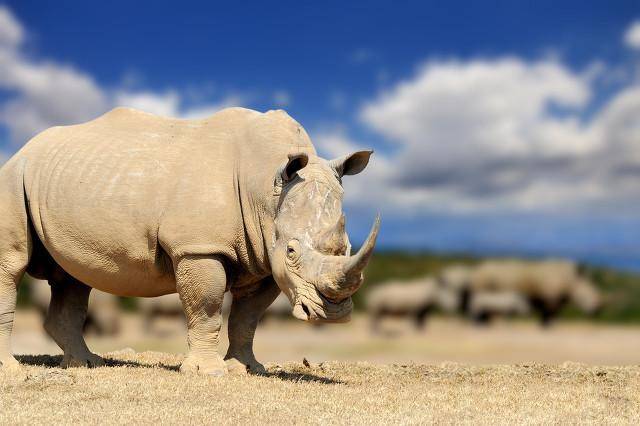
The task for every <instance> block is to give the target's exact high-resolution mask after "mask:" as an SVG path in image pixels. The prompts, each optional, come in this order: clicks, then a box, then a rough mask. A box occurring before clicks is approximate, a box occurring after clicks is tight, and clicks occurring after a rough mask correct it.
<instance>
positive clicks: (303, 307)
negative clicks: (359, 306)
mask: <svg viewBox="0 0 640 426" xmlns="http://www.w3.org/2000/svg"><path fill="white" fill-rule="evenodd" d="M371 154H372V151H359V152H355V153H353V154H351V155H346V156H344V157H341V158H338V159H335V160H331V161H327V160H324V159H322V158H319V157H317V156H315V155H309V154H306V153H297V154H291V155H289V160H288V161H287V162H286V163H285V164H283V166H282V167H281V168H280V170H278V172H277V173H276V179H275V184H274V185H275V188H276V191H277V193H278V194H279V199H278V207H277V212H276V217H275V236H274V241H273V247H272V250H271V256H270V262H271V270H272V273H273V277H274V279H275V281H276V283H277V284H278V286H279V287H280V289H281V290H282V291H283V292H284V293H285V294H286V295H287V297H288V298H289V301H290V302H291V304H292V306H293V316H294V317H296V318H298V319H301V320H303V321H322V322H344V321H348V320H349V317H350V313H351V310H352V308H353V304H352V301H351V295H352V294H353V293H355V292H356V290H358V288H359V287H360V286H361V285H362V281H363V270H364V268H365V267H366V265H367V263H368V261H369V259H370V258H371V255H372V253H373V248H374V246H375V243H376V237H377V235H378V229H379V227H380V219H379V217H378V218H377V219H376V222H375V224H374V225H373V228H372V230H371V232H370V234H369V236H368V238H367V240H366V241H365V243H364V245H363V246H362V248H361V249H360V250H359V251H358V253H357V254H354V255H351V244H350V242H349V237H348V236H347V233H346V231H345V218H344V214H343V212H342V199H343V195H344V191H343V188H342V177H343V176H345V175H355V174H357V173H360V172H361V171H362V170H364V168H365V167H366V166H367V164H368V162H369V157H370V156H371Z"/></svg>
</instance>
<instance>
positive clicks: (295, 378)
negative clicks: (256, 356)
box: [260, 371, 346, 385]
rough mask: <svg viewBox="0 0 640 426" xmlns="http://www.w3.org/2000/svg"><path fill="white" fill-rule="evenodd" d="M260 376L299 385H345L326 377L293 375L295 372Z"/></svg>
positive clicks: (280, 372)
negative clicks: (302, 383)
mask: <svg viewBox="0 0 640 426" xmlns="http://www.w3.org/2000/svg"><path fill="white" fill-rule="evenodd" d="M260 376H262V377H268V378H274V379H280V380H282V381H288V382H296V383H300V382H305V383H319V384H322V385H343V384H346V382H343V381H341V380H334V379H330V378H328V377H322V376H317V375H315V374H311V373H295V372H288V371H275V372H270V371H267V372H266V373H262V374H260Z"/></svg>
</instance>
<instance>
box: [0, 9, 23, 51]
mask: <svg viewBox="0 0 640 426" xmlns="http://www.w3.org/2000/svg"><path fill="white" fill-rule="evenodd" d="M23 39H24V30H23V28H22V25H20V23H19V22H18V21H17V20H16V19H15V18H14V16H13V14H12V13H11V11H10V10H9V9H8V8H7V7H6V6H3V5H0V44H2V45H9V46H17V45H18V44H20V43H21V42H22V40H23Z"/></svg>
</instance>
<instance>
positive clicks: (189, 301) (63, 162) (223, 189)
mask: <svg viewBox="0 0 640 426" xmlns="http://www.w3.org/2000/svg"><path fill="white" fill-rule="evenodd" d="M371 153H372V151H359V152H355V153H353V154H350V155H345V156H344V157H341V158H338V159H335V160H331V161H327V160H324V159H322V158H320V157H318V156H317V155H316V151H315V149H314V147H313V144H312V143H311V140H310V139H309V136H308V135H307V133H306V132H305V130H304V129H303V128H302V126H300V124H298V123H297V122H296V121H295V120H293V119H292V118H291V117H289V116H288V115H287V114H286V113H285V112H284V111H269V112H267V113H264V114H263V113H258V112H256V111H251V110H247V109H243V108H230V109H226V110H223V111H221V112H218V113H216V114H214V115H213V116H211V117H208V118H205V119H202V120H178V119H171V118H163V117H158V116H155V115H152V114H147V113H144V112H141V111H136V110H132V109H127V108H117V109H115V110H113V111H111V112H109V113H107V114H105V115H103V116H101V117H99V118H97V119H96V120H93V121H90V122H88V123H84V124H80V125H75V126H66V127H54V128H51V129H48V130H46V131H44V132H43V133H41V134H39V135H37V136H36V137H35V138H33V139H32V140H31V141H29V142H28V143H27V144H26V145H25V146H24V147H23V148H22V149H21V150H20V151H19V152H18V153H17V154H16V155H15V156H14V157H12V158H11V159H10V160H9V161H8V162H7V163H6V164H5V165H4V166H3V167H2V168H1V169H0V236H1V238H0V363H1V364H2V367H3V368H5V367H15V366H17V361H16V360H15V358H14V357H13V355H12V354H11V351H10V348H9V340H10V335H11V330H12V325H13V316H14V310H15V303H16V294H17V286H18V283H19V282H20V279H21V277H22V275H23V274H24V273H25V272H28V273H29V274H30V275H32V276H33V277H35V278H38V279H46V280H48V281H49V283H50V284H51V291H52V298H51V305H50V308H49V311H48V314H47V316H48V318H47V321H46V323H47V324H48V326H47V327H46V329H47V331H48V332H49V334H51V336H52V337H53V338H54V340H55V341H56V342H57V343H58V345H60V347H61V348H62V349H63V351H64V357H63V361H62V365H63V366H76V365H78V366H86V365H93V366H96V365H101V364H102V363H103V361H102V359H101V358H100V357H99V356H97V355H95V354H92V353H91V352H90V351H89V349H88V348H87V346H86V344H85V342H84V338H83V336H82V325H83V323H84V320H85V316H86V311H87V300H88V297H89V293H90V291H91V289H92V288H96V289H98V290H101V291H104V292H107V293H111V294H115V295H119V296H138V297H155V296H161V295H165V294H170V293H176V292H177V293H178V294H179V296H180V299H181V301H182V304H183V308H184V311H185V316H186V319H187V327H188V342H189V347H190V350H189V354H188V356H187V357H186V359H185V361H184V362H183V364H182V366H181V371H183V372H197V373H200V374H209V375H214V376H219V375H223V374H225V373H226V372H228V371H233V372H246V371H247V369H248V370H250V371H253V372H262V371H264V367H263V366H262V365H261V364H260V363H258V362H257V361H256V359H255V357H254V354H253V336H254V333H255V328H256V325H257V322H258V319H259V318H260V317H261V315H262V313H263V312H264V310H265V309H266V308H267V307H268V306H269V305H270V304H271V302H273V300H274V299H275V298H276V297H277V296H278V294H279V293H280V292H281V291H282V292H284V294H285V295H286V296H287V298H288V299H289V301H290V302H291V305H292V307H293V310H292V313H293V315H294V316H295V317H296V318H299V319H302V320H305V321H327V322H340V321H345V320H347V319H348V318H349V314H350V312H351V309H352V303H351V295H352V294H353V293H354V292H355V291H356V290H357V289H358V288H359V287H360V285H361V284H362V280H363V270H364V268H365V266H366V264H367V262H368V260H369V259H370V257H371V254H372V252H373V248H374V245H375V241H376V237H377V234H378V229H379V219H378V220H376V222H375V224H374V226H373V228H372V231H371V233H370V235H369V237H368V238H367V240H366V242H365V243H364V245H363V246H362V248H361V249H360V250H359V252H358V253H356V254H354V255H351V245H350V243H349V239H348V236H347V234H346V232H345V227H344V225H345V219H344V216H343V213H342V199H343V189H342V178H343V177H344V176H346V175H354V174H357V173H360V172H361V171H362V170H364V168H365V167H366V166H367V164H368V161H369V157H370V155H371ZM226 291H230V292H231V293H232V295H233V302H232V306H231V312H230V314H229V325H228V327H229V350H228V352H227V354H226V356H225V357H224V358H223V357H221V356H220V355H219V354H218V351H217V350H218V343H219V331H220V328H221V326H222V320H221V314H220V311H221V306H222V301H223V296H224V294H225V292H226Z"/></svg>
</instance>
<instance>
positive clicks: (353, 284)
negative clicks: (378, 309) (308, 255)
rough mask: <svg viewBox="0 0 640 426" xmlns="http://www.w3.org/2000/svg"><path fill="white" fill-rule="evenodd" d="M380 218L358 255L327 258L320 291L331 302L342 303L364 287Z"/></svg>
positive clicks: (377, 219)
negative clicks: (363, 275) (364, 276)
mask: <svg viewBox="0 0 640 426" xmlns="http://www.w3.org/2000/svg"><path fill="white" fill-rule="evenodd" d="M379 229H380V216H378V217H377V218H376V221H375V223H374V224H373V227H372V228H371V232H370V233H369V236H368V237H367V240H366V241H365V243H364V245H363V246H362V248H360V250H359V251H358V253H356V254H354V255H353V256H327V257H326V258H325V259H324V262H323V267H322V270H323V273H322V274H321V277H322V278H323V279H321V280H320V284H319V286H318V290H320V292H321V293H322V294H323V295H324V296H325V297H326V298H328V299H329V300H331V301H333V302H336V303H337V302H341V301H343V300H345V299H347V298H348V297H350V296H351V295H352V294H353V293H355V292H356V291H357V290H358V288H360V286H361V285H362V271H364V268H365V267H366V266H367V263H368V262H369V259H371V255H372V254H373V249H374V247H375V245H376V238H377V237H378V230H379Z"/></svg>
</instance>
